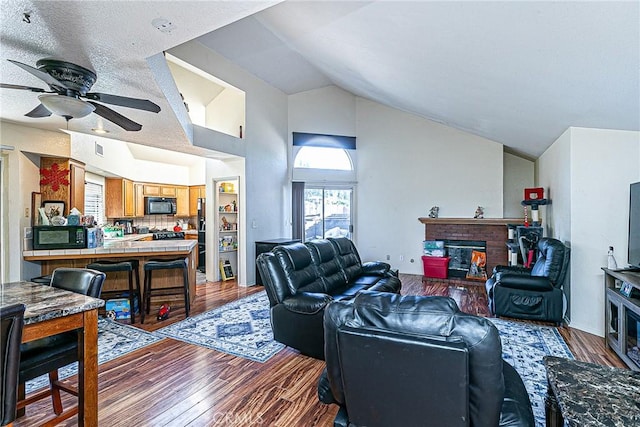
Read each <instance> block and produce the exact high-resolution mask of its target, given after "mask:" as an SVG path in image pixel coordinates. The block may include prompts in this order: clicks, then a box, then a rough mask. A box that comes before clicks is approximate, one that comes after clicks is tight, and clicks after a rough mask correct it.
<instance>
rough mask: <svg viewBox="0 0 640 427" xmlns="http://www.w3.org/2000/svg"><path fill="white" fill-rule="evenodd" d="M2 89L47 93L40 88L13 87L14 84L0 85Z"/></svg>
mask: <svg viewBox="0 0 640 427" xmlns="http://www.w3.org/2000/svg"><path fill="white" fill-rule="evenodd" d="M0 88H2V89H22V90H30V91H31V92H46V91H45V90H44V89H41V88H39V87H31V86H21V85H12V84H8V83H0Z"/></svg>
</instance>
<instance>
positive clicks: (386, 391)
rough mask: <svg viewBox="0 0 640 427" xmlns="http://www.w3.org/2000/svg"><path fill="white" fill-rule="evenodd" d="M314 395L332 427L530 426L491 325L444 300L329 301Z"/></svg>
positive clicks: (371, 295)
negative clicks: (327, 410) (334, 409)
mask: <svg viewBox="0 0 640 427" xmlns="http://www.w3.org/2000/svg"><path fill="white" fill-rule="evenodd" d="M324 330H325V342H326V344H325V353H326V354H325V356H326V363H327V368H326V370H325V371H324V372H323V373H322V375H321V376H320V380H319V382H318V397H319V399H320V401H321V402H323V403H326V404H331V403H335V404H338V405H339V407H340V410H339V411H338V414H337V415H336V418H335V420H334V426H344V427H346V426H350V427H356V426H367V427H386V426H418V425H433V426H448V427H449V426H474V427H496V426H522V427H525V426H527V427H528V426H531V427H533V426H534V425H535V421H534V417H533V411H532V409H531V402H530V401H529V395H528V394H527V391H526V389H525V387H524V383H523V381H522V379H521V378H520V376H519V375H518V373H517V372H516V371H515V369H514V368H513V367H512V366H511V365H509V364H508V363H506V362H505V361H504V360H502V345H501V341H500V336H499V334H498V330H497V329H496V327H495V326H494V325H493V324H492V323H491V322H490V321H489V320H488V319H485V318H482V317H478V316H473V315H470V314H466V313H463V312H461V311H459V309H458V307H457V305H456V303H455V301H454V300H453V299H451V298H448V297H425V296H400V295H394V294H389V293H380V292H372V291H363V292H361V293H359V294H358V295H357V296H356V297H355V298H354V299H353V300H351V301H336V302H332V303H331V304H329V306H328V307H327V309H326V310H325V315H324Z"/></svg>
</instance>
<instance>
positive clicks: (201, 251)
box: [198, 199, 207, 273]
mask: <svg viewBox="0 0 640 427" xmlns="http://www.w3.org/2000/svg"><path fill="white" fill-rule="evenodd" d="M205 207H206V199H198V270H200V271H201V272H203V273H204V272H205V268H206V267H205V264H206V253H207V244H206V234H205V230H206V227H205V212H206V209H205Z"/></svg>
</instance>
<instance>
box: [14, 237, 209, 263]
mask: <svg viewBox="0 0 640 427" xmlns="http://www.w3.org/2000/svg"><path fill="white" fill-rule="evenodd" d="M138 236H141V235H138ZM197 244H198V241H197V240H189V239H176V240H152V241H138V240H121V239H109V240H105V242H104V246H102V247H98V248H92V249H56V250H48V251H47V250H40V251H23V252H22V257H23V258H24V259H25V260H27V261H29V260H38V259H64V258H65V257H66V256H69V255H71V256H73V257H74V258H82V257H86V258H95V257H99V256H105V255H118V254H126V255H128V256H132V255H135V254H136V253H138V254H141V255H142V254H151V255H162V252H184V253H189V252H191V250H192V249H193V247H194V246H196V245H197Z"/></svg>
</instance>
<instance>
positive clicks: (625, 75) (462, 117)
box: [0, 0, 640, 158]
mask: <svg viewBox="0 0 640 427" xmlns="http://www.w3.org/2000/svg"><path fill="white" fill-rule="evenodd" d="M276 3H277V4H276ZM25 13H28V15H29V18H28V19H27V20H29V21H30V23H27V22H25V19H24V14H25ZM158 18H161V19H164V20H165V21H163V22H165V25H164V26H165V27H166V28H162V30H164V32H163V31H160V30H158V29H157V28H156V27H154V25H152V21H154V19H158ZM1 19H2V27H1V29H0V36H1V43H2V50H1V52H0V58H1V60H0V81H1V82H3V83H11V84H20V85H28V86H38V87H46V86H45V85H44V84H43V83H42V82H41V81H39V80H38V79H37V78H35V77H34V76H32V75H30V74H28V73H27V72H25V71H24V70H22V69H20V68H18V67H16V66H15V65H13V64H11V63H10V62H8V61H6V59H14V60H17V61H20V62H23V63H26V64H29V65H35V63H36V61H37V60H38V59H41V58H44V57H57V58H62V59H65V60H67V61H70V62H74V63H77V64H79V65H82V66H86V67H90V68H92V69H94V70H96V72H97V74H98V80H97V82H96V84H95V85H94V87H93V88H92V90H93V91H99V92H106V93H112V94H116V95H125V96H131V97H143V98H149V99H150V100H152V101H153V102H155V103H157V104H158V105H160V106H161V107H162V111H161V112H160V113H159V114H157V115H156V114H154V113H149V112H142V111H136V110H131V109H127V108H122V107H113V109H114V110H117V111H118V112H120V113H121V114H125V115H127V116H128V117H130V118H132V119H133V120H135V121H137V122H139V123H141V124H143V129H142V131H140V132H124V131H121V130H120V129H119V128H117V127H115V126H113V125H110V124H109V123H108V122H107V123H99V120H100V118H99V117H97V116H96V115H95V114H92V115H90V116H88V117H86V118H83V119H77V120H72V121H71V122H69V128H70V129H73V130H75V131H78V132H87V133H89V132H91V129H92V128H96V127H99V126H104V127H105V128H107V129H109V130H110V132H111V133H110V135H109V137H112V138H117V139H122V140H125V141H130V142H137V143H142V144H145V145H154V146H158V147H161V148H170V149H175V150H178V151H183V152H192V153H198V150H200V149H198V148H196V147H191V146H190V144H189V142H188V138H187V137H186V135H185V133H184V130H183V128H182V127H181V126H180V123H179V120H178V119H177V118H176V117H175V114H174V113H173V111H172V109H171V108H170V106H169V104H168V102H167V100H166V99H165V98H164V96H163V91H162V90H161V88H160V87H158V83H157V82H156V81H155V80H154V76H153V74H152V72H151V71H150V67H149V61H148V59H149V58H151V57H153V56H154V55H157V54H159V53H161V52H162V51H165V50H168V49H170V48H171V47H173V46H177V45H178V44H181V43H184V42H187V41H189V40H192V39H196V38H197V40H198V42H201V43H202V44H204V45H205V46H207V47H209V48H211V49H213V50H215V51H217V52H218V53H220V54H221V55H223V56H225V57H226V58H228V59H229V60H230V61H232V62H235V63H236V64H238V65H239V66H241V67H243V68H245V69H246V70H248V71H249V72H251V73H253V74H254V75H256V76H258V77H259V78H261V79H263V80H264V81H266V82H268V83H269V84H271V85H273V86H275V87H277V88H279V89H281V90H282V91H283V92H285V93H287V94H293V93H298V92H301V91H306V90H310V89H315V88H320V87H324V86H327V85H331V84H333V85H336V86H339V87H341V88H342V89H344V90H346V91H349V92H351V93H353V94H355V95H357V96H361V97H364V98H367V99H371V100H374V101H377V102H380V103H382V104H385V105H388V106H391V107H394V108H398V109H400V110H404V111H407V112H411V113H414V114H416V115H419V116H422V117H425V118H428V119H431V120H435V121H438V122H441V123H444V124H447V125H449V126H452V127H455V128H458V129H462V130H465V131H468V132H471V133H473V134H476V135H480V136H483V137H486V138H489V139H492V140H494V141H497V142H500V143H502V144H504V145H505V146H506V147H507V148H508V149H510V150H511V151H513V152H516V153H520V154H523V155H525V156H529V157H532V158H535V157H537V156H539V155H540V154H541V153H542V152H544V150H545V149H546V148H548V147H549V145H550V144H551V143H552V142H553V141H554V140H555V139H556V138H557V137H558V136H559V135H560V134H561V133H562V132H563V131H564V130H565V129H566V128H567V127H569V126H582V127H594V128H605V129H623V130H640V6H639V3H638V2H631V1H629V2H613V1H606V2H540V1H531V2H527V1H517V2H485V1H477V2H467V1H440V2H436V1H406V2H405V1H366V2H355V1H342V2H338V1H304V2H301V1H286V2H282V3H278V2H269V3H267V2H253V1H252V2H249V1H233V2H218V1H215V2H214V1H144V2H143V1H128V2H107V1H104V2H103V1H95V2H94V1H67V2H57V1H20V0H3V1H2V10H1ZM157 22H158V21H155V24H156V26H157ZM240 89H242V88H240ZM0 95H1V96H2V101H1V104H0V106H1V111H0V117H1V118H2V119H4V120H9V121H14V122H19V123H24V124H27V125H29V126H37V127H43V128H50V129H57V128H64V127H65V126H66V124H65V123H64V119H63V118H61V117H55V116H54V117H51V118H46V119H33V118H28V117H24V116H23V115H24V114H25V113H26V112H28V111H30V110H31V109H33V108H34V107H35V106H36V105H37V98H36V94H34V93H31V92H28V91H19V90H11V89H1V92H0Z"/></svg>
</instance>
